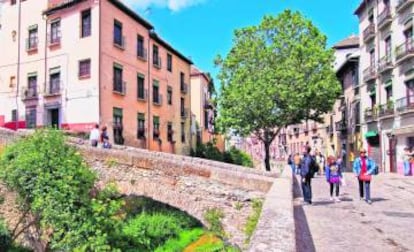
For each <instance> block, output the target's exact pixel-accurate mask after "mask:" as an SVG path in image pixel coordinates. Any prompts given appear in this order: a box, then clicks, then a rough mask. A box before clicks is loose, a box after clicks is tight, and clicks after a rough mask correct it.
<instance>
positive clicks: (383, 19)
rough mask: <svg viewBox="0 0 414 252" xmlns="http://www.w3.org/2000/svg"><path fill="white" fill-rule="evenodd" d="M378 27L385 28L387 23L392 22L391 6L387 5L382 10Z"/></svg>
mask: <svg viewBox="0 0 414 252" xmlns="http://www.w3.org/2000/svg"><path fill="white" fill-rule="evenodd" d="M377 20H378V29H383V28H385V27H386V26H387V25H389V24H391V22H392V16H391V10H390V7H388V6H387V7H385V9H384V10H383V11H382V12H381V14H379V15H378V18H377Z"/></svg>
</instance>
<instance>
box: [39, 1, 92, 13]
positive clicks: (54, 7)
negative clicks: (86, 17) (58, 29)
mask: <svg viewBox="0 0 414 252" xmlns="http://www.w3.org/2000/svg"><path fill="white" fill-rule="evenodd" d="M84 1H86V0H66V1H61V2H60V3H58V4H54V5H49V6H48V8H47V10H45V11H44V12H43V14H45V15H52V14H53V13H55V12H56V11H58V10H61V9H65V8H69V7H72V6H74V5H76V4H78V3H81V2H84Z"/></svg>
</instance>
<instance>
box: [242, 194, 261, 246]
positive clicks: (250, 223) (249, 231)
mask: <svg viewBox="0 0 414 252" xmlns="http://www.w3.org/2000/svg"><path fill="white" fill-rule="evenodd" d="M262 207H263V201H262V200H259V199H254V200H253V202H252V208H253V213H252V214H251V215H250V216H249V217H248V218H247V223H246V226H245V233H246V235H247V238H246V243H249V242H250V238H251V236H252V235H253V232H254V230H255V229H256V226H257V223H258V222H259V218H260V214H261V212H262Z"/></svg>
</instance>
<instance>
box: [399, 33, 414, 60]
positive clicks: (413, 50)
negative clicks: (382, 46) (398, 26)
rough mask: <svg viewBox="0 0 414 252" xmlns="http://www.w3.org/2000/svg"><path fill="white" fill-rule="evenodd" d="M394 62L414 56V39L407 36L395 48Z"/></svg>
mask: <svg viewBox="0 0 414 252" xmlns="http://www.w3.org/2000/svg"><path fill="white" fill-rule="evenodd" d="M395 56H396V63H397V64H400V63H402V62H403V61H406V60H408V59H411V58H413V57H414V39H413V38H409V39H407V40H406V41H405V42H404V43H402V44H401V45H399V46H397V48H395Z"/></svg>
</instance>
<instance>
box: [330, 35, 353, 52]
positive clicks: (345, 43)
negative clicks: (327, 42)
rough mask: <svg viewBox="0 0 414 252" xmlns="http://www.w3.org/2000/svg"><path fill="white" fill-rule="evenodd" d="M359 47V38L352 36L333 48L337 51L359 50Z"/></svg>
mask: <svg viewBox="0 0 414 252" xmlns="http://www.w3.org/2000/svg"><path fill="white" fill-rule="evenodd" d="M358 47H359V37H358V36H355V35H351V36H349V37H347V38H345V39H343V40H341V41H339V42H338V43H336V44H335V45H334V46H333V48H335V49H345V48H358Z"/></svg>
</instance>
